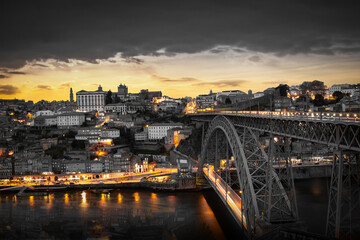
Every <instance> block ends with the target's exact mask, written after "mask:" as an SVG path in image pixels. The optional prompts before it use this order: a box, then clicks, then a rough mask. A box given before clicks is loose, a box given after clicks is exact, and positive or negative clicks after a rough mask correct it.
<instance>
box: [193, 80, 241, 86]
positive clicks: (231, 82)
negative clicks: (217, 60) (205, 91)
mask: <svg viewBox="0 0 360 240" xmlns="http://www.w3.org/2000/svg"><path fill="white" fill-rule="evenodd" d="M246 83H248V81H247V80H217V81H208V82H200V83H195V84H193V86H198V87H204V86H207V87H211V86H213V87H219V88H224V87H240V86H243V85H244V84H246Z"/></svg>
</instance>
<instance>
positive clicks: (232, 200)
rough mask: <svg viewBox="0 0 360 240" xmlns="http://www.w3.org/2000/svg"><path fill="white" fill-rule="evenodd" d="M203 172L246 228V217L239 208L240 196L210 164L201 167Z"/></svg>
mask: <svg viewBox="0 0 360 240" xmlns="http://www.w3.org/2000/svg"><path fill="white" fill-rule="evenodd" d="M203 172H204V174H205V175H206V177H207V178H208V180H209V181H211V182H212V184H213V185H214V186H215V188H216V190H217V191H218V193H220V194H221V196H222V198H223V201H224V202H226V203H227V205H228V206H229V207H230V208H231V210H232V212H233V214H234V215H235V217H236V218H237V219H238V221H239V222H240V223H241V224H242V225H243V226H244V227H245V229H247V225H246V218H245V215H244V213H243V212H242V208H241V206H242V205H241V198H240V196H239V195H238V194H237V193H235V192H234V190H232V189H231V187H229V186H227V183H226V182H225V181H224V180H223V179H222V178H221V177H220V176H219V175H218V174H217V173H215V171H214V169H213V167H212V166H211V165H210V166H208V167H204V168H203Z"/></svg>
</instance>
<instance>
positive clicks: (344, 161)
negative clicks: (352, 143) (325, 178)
mask: <svg viewBox="0 0 360 240" xmlns="http://www.w3.org/2000/svg"><path fill="white" fill-rule="evenodd" d="M359 161H360V155H359V153H355V152H344V151H341V150H340V151H336V152H334V159H333V166H332V171H331V183H330V192H329V204H328V215H327V225H326V235H327V236H328V237H335V238H341V239H351V237H352V236H353V226H352V218H353V217H358V216H357V215H358V214H356V213H358V212H360V211H359V210H360V209H359V200H360V196H359V194H360V192H359V186H360V181H359V172H358V171H359V169H358V167H359ZM344 175H345V176H344Z"/></svg>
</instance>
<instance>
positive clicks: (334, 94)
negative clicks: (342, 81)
mask: <svg viewBox="0 0 360 240" xmlns="http://www.w3.org/2000/svg"><path fill="white" fill-rule="evenodd" d="M344 96H345V94H344V93H342V92H340V91H335V92H334V93H333V97H334V98H335V100H336V102H338V101H340V100H341V99H342V98H343V97H344Z"/></svg>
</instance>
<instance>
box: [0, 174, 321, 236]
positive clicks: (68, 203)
mask: <svg viewBox="0 0 360 240" xmlns="http://www.w3.org/2000/svg"><path fill="white" fill-rule="evenodd" d="M295 185H296V194H297V199H298V210H299V215H300V218H301V220H302V221H303V222H304V225H305V226H306V229H307V230H308V231H310V232H314V233H319V234H323V233H324V231H325V223H326V212H327V201H328V200H327V194H328V193H327V192H328V191H327V179H325V178H314V179H307V180H298V181H296V182H295ZM0 216H1V218H0V239H41V238H43V239H97V238H105V239H106V238H110V239H226V238H227V239H231V238H234V239H241V238H243V236H242V234H241V231H240V229H239V228H238V227H237V226H236V224H235V221H234V220H233V219H232V217H231V215H230V214H229V213H228V212H227V210H226V208H225V207H224V206H223V205H222V203H221V200H220V199H219V198H218V197H217V196H216V193H215V192H214V191H213V190H207V191H203V192H172V193H171V192H152V191H149V190H144V189H141V190H135V189H124V190H114V191H112V192H111V193H108V194H99V193H93V192H91V191H72V192H55V193H52V194H50V195H48V196H29V197H16V196H14V195H11V194H7V195H4V194H3V195H0Z"/></svg>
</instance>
